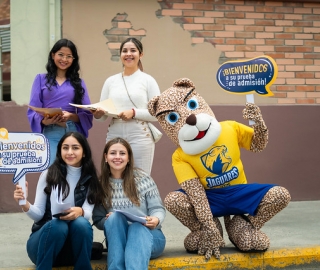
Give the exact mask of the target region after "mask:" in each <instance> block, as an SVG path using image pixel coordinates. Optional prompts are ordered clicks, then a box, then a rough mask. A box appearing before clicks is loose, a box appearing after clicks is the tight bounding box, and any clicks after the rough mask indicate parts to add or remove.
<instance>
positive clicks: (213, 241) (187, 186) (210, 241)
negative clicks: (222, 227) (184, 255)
mask: <svg viewBox="0 0 320 270" xmlns="http://www.w3.org/2000/svg"><path fill="white" fill-rule="evenodd" d="M181 187H182V189H183V190H184V191H185V192H186V193H187V194H188V196H189V199H190V201H191V204H192V205H193V207H194V210H195V214H196V216H197V218H198V220H199V222H200V223H201V230H200V233H201V236H200V243H199V250H198V254H199V255H205V258H206V259H207V260H208V259H210V258H211V256H212V254H214V256H215V257H216V258H217V259H219V258H220V247H224V245H225V243H224V241H223V238H222V236H221V234H220V232H219V230H218V228H217V226H216V224H215V223H214V221H213V217H212V213H211V210H210V207H209V202H208V199H207V196H206V193H205V190H204V187H203V186H202V185H201V183H200V181H199V179H198V178H195V179H191V180H188V181H185V182H183V183H182V184H181Z"/></svg>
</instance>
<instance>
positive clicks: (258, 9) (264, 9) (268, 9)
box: [256, 6, 274, 13]
mask: <svg viewBox="0 0 320 270" xmlns="http://www.w3.org/2000/svg"><path fill="white" fill-rule="evenodd" d="M256 12H263V13H268V12H270V13H271V12H272V13H274V7H266V6H256Z"/></svg>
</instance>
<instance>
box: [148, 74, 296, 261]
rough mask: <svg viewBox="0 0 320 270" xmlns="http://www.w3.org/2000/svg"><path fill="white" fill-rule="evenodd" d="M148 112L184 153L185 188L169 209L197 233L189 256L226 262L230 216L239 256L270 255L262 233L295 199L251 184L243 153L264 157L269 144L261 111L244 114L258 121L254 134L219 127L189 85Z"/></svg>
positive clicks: (178, 168) (176, 159)
mask: <svg viewBox="0 0 320 270" xmlns="http://www.w3.org/2000/svg"><path fill="white" fill-rule="evenodd" d="M148 110H149V112H150V114H151V115H153V116H155V117H156V118H157V120H158V122H159V124H160V126H161V127H162V129H163V131H164V132H165V133H166V134H167V136H168V137H169V138H170V139H171V140H172V141H173V143H174V144H176V145H177V147H178V148H177V149H176V150H175V152H174V153H173V155H172V166H173V170H174V173H175V176H176V178H177V181H178V183H179V185H180V187H181V189H179V190H177V191H173V192H170V193H169V194H168V195H167V196H166V197H165V199H164V203H165V206H166V208H167V209H168V211H169V212H170V213H172V214H173V215H174V216H175V217H176V218H177V219H178V220H179V221H180V222H181V223H182V224H183V225H184V226H186V227H188V228H189V229H190V231H191V232H190V233H189V234H188V235H187V236H186V238H185V239H184V246H185V248H186V250H187V252H190V253H197V254H199V255H205V258H206V259H210V258H211V256H212V254H213V255H214V256H215V257H216V258H217V259H219V258H220V248H221V247H224V245H225V243H224V240H223V230H222V226H221V223H220V221H219V219H218V217H224V225H225V228H226V232H227V234H228V237H229V239H230V241H231V243H232V244H233V245H234V246H235V247H236V248H237V249H239V250H240V251H243V252H263V251H265V250H267V249H268V248H269V245H270V241H269V238H268V236H267V235H266V234H265V233H263V232H262V231H261V230H260V229H261V228H262V226H263V225H264V224H265V223H266V222H267V221H268V220H270V219H271V218H272V217H273V216H274V215H276V214H277V213H278V212H280V211H281V210H282V209H284V208H285V207H286V206H287V205H288V203H289V201H290V194H289V192H288V191H287V190H286V189H285V188H284V187H280V186H277V185H272V184H258V183H253V184H248V183H247V179H246V176H245V173H244V169H243V164H242V162H241V159H240V148H245V149H247V150H250V151H252V152H260V151H262V150H263V149H264V148H265V147H266V145H267V143H268V128H267V126H266V125H265V122H264V120H263V118H262V115H261V111H260V109H259V107H258V106H256V105H255V104H252V103H246V106H245V109H244V110H243V117H244V119H247V120H253V121H254V122H255V124H254V125H253V127H249V126H246V125H243V124H241V123H238V122H236V121H223V122H218V121H217V119H216V118H215V115H214V113H213V111H212V110H211V108H210V107H209V105H208V104H207V103H206V102H205V100H204V99H203V98H202V97H201V96H200V95H199V94H198V93H197V92H196V90H195V85H194V84H193V82H192V81H191V80H189V79H187V78H182V79H179V80H177V81H175V82H174V84H173V86H172V87H170V88H169V89H167V90H165V91H164V92H163V93H161V95H160V96H156V97H154V98H153V99H152V100H150V101H149V103H148ZM231 217H232V218H231Z"/></svg>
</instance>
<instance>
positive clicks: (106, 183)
mask: <svg viewBox="0 0 320 270" xmlns="http://www.w3.org/2000/svg"><path fill="white" fill-rule="evenodd" d="M117 143H120V144H122V145H123V146H124V147H125V148H126V149H127V152H128V156H129V162H128V164H127V166H126V167H125V169H124V171H123V172H122V175H121V178H122V179H123V184H122V185H123V186H122V188H123V192H124V194H125V195H126V196H127V197H128V198H129V200H130V201H131V202H132V203H133V204H135V205H138V206H139V205H140V201H139V197H138V191H137V187H136V183H135V180H134V175H133V171H134V166H133V163H134V160H133V153H132V148H131V146H130V144H129V143H128V142H127V141H126V140H124V139H122V138H120V137H117V138H114V139H112V140H110V141H109V142H107V144H106V145H105V147H104V149H103V153H102V158H101V175H100V183H101V186H102V189H103V192H104V194H105V200H104V201H103V206H104V207H105V208H106V209H108V208H110V207H111V206H112V201H111V199H112V187H111V184H110V177H111V170H110V165H109V164H108V163H107V162H106V161H105V154H108V151H109V149H110V147H111V146H112V145H114V144H117Z"/></svg>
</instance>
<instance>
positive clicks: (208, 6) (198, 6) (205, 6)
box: [193, 4, 216, 10]
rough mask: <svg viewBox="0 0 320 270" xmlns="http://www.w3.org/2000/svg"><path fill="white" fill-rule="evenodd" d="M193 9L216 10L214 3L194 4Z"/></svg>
mask: <svg viewBox="0 0 320 270" xmlns="http://www.w3.org/2000/svg"><path fill="white" fill-rule="evenodd" d="M193 9H198V10H216V9H215V8H214V5H212V4H194V5H193Z"/></svg>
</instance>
